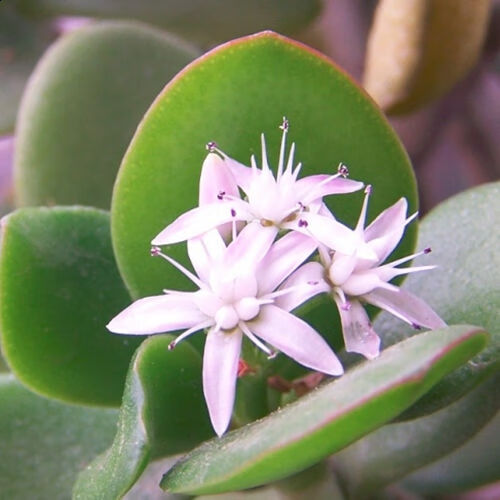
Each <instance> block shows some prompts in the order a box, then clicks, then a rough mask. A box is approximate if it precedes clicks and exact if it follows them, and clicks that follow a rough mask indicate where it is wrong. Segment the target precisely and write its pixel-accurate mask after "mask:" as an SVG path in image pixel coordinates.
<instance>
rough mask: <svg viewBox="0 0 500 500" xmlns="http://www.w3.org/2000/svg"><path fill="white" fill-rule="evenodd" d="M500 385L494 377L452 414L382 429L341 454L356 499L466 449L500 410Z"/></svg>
mask: <svg viewBox="0 0 500 500" xmlns="http://www.w3.org/2000/svg"><path fill="white" fill-rule="evenodd" d="M499 382H500V374H496V375H493V376H492V377H490V378H489V379H488V380H486V381H485V382H483V383H482V384H481V385H480V386H479V387H478V388H476V390H474V391H471V392H469V393H468V394H466V395H465V396H464V397H463V398H462V399H459V400H458V401H455V402H454V403H453V404H451V405H449V406H447V407H446V408H443V409H441V410H439V411H437V412H435V413H432V414H431V415H427V416H426V417H421V418H418V419H415V420H411V421H408V422H400V423H395V424H391V425H387V426H385V427H382V428H381V429H379V430H377V431H375V432H373V433H372V434H370V435H368V436H366V437H365V438H363V439H361V440H360V441H358V442H356V443H354V444H353V445H352V446H350V447H349V448H347V449H346V450H344V451H342V452H340V453H339V454H338V455H337V456H336V457H335V458H334V461H335V464H336V470H338V471H339V472H340V474H341V476H342V477H343V484H347V485H348V490H349V494H350V496H352V497H353V498H365V497H367V496H369V494H371V493H373V492H375V491H377V490H378V489H381V488H382V487H384V486H386V485H388V484H391V483H393V482H395V481H398V480H399V479H401V478H402V477H404V476H405V475H407V474H408V473H409V472H412V471H414V470H416V469H418V468H419V467H422V466H423V465H426V464H428V463H430V462H433V461H434V460H436V459H438V458H441V457H442V456H444V455H446V454H448V453H449V452H450V451H452V450H454V449H455V448H457V447H458V446H461V445H462V444H463V443H465V442H466V441H467V440H468V439H469V438H470V437H472V436H473V435H474V434H475V433H476V432H477V430H478V429H479V428H481V427H482V426H483V425H485V424H486V423H487V422H489V421H490V419H491V418H492V417H493V416H494V415H495V414H496V412H497V411H498V410H499V408H500V399H499V398H498V384H499Z"/></svg>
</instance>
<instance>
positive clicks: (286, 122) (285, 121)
mask: <svg viewBox="0 0 500 500" xmlns="http://www.w3.org/2000/svg"><path fill="white" fill-rule="evenodd" d="M280 129H281V130H283V132H287V131H288V120H287V119H286V116H284V117H283V122H282V123H281V125H280Z"/></svg>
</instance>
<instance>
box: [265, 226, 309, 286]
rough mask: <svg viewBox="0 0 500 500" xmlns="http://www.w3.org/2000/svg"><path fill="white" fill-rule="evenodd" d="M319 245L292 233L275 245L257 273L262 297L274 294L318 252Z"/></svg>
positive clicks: (302, 235)
mask: <svg viewBox="0 0 500 500" xmlns="http://www.w3.org/2000/svg"><path fill="white" fill-rule="evenodd" d="M317 246H318V245H317V243H316V242H315V241H314V240H313V239H312V238H311V237H310V236H307V235H305V234H301V233H298V232H296V231H291V232H289V233H287V234H285V236H283V237H282V238H280V239H279V240H278V241H277V242H276V243H274V244H273V245H272V246H271V248H270V249H269V252H267V255H266V256H265V257H264V258H263V259H262V261H261V262H260V264H259V268H258V271H257V281H258V283H259V292H260V294H261V295H263V294H266V293H269V292H272V291H273V290H275V289H276V288H277V287H278V286H279V284H280V283H281V282H282V281H283V280H284V279H285V278H287V277H288V276H289V275H290V274H291V273H292V272H293V271H295V269H297V267H298V266H300V264H302V262H304V261H305V260H306V259H307V258H308V257H309V256H310V255H311V254H312V253H313V252H314V250H316V247H317Z"/></svg>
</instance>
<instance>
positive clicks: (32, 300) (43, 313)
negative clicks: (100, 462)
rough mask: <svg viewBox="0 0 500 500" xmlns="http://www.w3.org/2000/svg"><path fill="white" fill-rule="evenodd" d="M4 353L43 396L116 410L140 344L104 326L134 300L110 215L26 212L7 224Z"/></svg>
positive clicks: (1, 276) (0, 255) (0, 315)
mask: <svg viewBox="0 0 500 500" xmlns="http://www.w3.org/2000/svg"><path fill="white" fill-rule="evenodd" d="M0 250H1V251H0V330H1V332H2V336H1V339H0V340H1V346H2V352H3V354H4V356H5V358H6V361H7V362H8V364H9V365H10V368H11V370H12V371H13V372H14V373H15V375H16V376H17V377H18V378H19V380H20V381H21V382H22V383H23V384H26V385H27V386H28V387H30V388H31V389H33V390H34V391H36V392H39V393H41V394H44V395H47V396H50V397H53V398H57V399H62V400H64V401H69V402H78V403H85V404H97V405H118V404H119V403H120V400H121V396H122V392H123V385H124V382H125V376H126V373H127V368H128V365H129V362H130V358H131V357H132V354H133V352H134V350H135V349H136V347H137V346H138V344H139V342H140V341H141V340H142V338H138V337H130V336H128V337H123V336H118V335H113V334H111V333H110V332H108V331H107V330H106V327H105V325H106V324H107V323H108V322H109V321H110V319H111V318H112V317H113V316H114V315H115V314H117V313H118V312H119V311H120V310H122V309H123V308H124V307H125V306H127V305H128V304H129V302H130V298H129V296H128V294H127V292H126V290H125V289H124V287H123V284H122V281H121V279H120V275H119V274H118V270H117V269H116V265H115V262H114V259H113V253H112V250H111V238H110V235H109V215H108V214H107V213H106V212H102V211H99V210H96V209H90V208H81V207H72V208H68V207H66V208H51V209H49V208H26V209H20V210H18V211H16V212H14V213H12V214H11V215H8V216H6V217H5V218H4V219H2V239H1V249H0Z"/></svg>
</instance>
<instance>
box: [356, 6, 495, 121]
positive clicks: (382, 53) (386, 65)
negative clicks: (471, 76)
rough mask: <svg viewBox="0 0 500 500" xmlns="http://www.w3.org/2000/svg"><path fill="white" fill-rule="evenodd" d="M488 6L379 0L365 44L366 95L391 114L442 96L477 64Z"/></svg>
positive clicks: (484, 31)
mask: <svg viewBox="0 0 500 500" xmlns="http://www.w3.org/2000/svg"><path fill="white" fill-rule="evenodd" d="M490 4H491V2H490V0H474V1H473V2H471V1H470V0H440V1H439V2H434V1H432V0H407V1H405V2H401V1H399V0H381V2H379V5H378V7H377V11H376V13H375V20H374V25H373V27H372V31H371V33H370V38H369V40H368V52H367V60H366V64H365V68H366V69H365V76H364V84H365V87H366V89H367V90H368V92H369V93H370V94H371V95H372V96H373V97H374V99H375V100H376V101H377V102H378V103H379V104H380V106H382V108H384V109H386V110H388V111H389V112H393V113H407V112H410V111H412V110H414V109H416V108H418V107H420V106H423V105H425V104H427V103H428V102H429V101H431V100H433V99H435V98H437V97H439V96H441V95H442V94H444V93H445V92H447V91H448V90H449V89H450V88H451V87H452V86H453V85H455V83H457V82H458V81H459V80H461V79H462V78H463V77H464V76H465V75H466V74H467V72H468V71H469V70H470V69H471V68H472V66H473V65H474V63H475V62H476V59H477V57H478V55H479V52H480V50H481V46H482V43H483V40H484V37H485V34H486V29H487V26H488V18H489V16H488V13H489V7H490Z"/></svg>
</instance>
